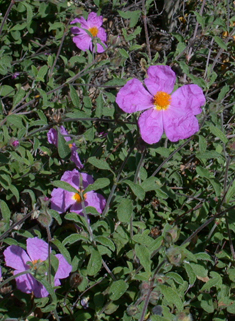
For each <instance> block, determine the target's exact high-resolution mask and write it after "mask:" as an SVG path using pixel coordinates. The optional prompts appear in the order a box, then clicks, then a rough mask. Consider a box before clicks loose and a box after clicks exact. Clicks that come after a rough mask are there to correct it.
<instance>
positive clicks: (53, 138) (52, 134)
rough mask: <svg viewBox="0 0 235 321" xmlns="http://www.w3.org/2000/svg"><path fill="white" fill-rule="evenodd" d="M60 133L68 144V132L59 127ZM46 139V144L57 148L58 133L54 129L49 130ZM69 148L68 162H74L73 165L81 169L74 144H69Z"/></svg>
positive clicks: (81, 165)
mask: <svg viewBox="0 0 235 321" xmlns="http://www.w3.org/2000/svg"><path fill="white" fill-rule="evenodd" d="M60 133H61V135H63V136H64V139H65V140H66V142H69V141H70V140H71V138H70V137H69V134H68V132H67V131H66V129H65V128H64V126H61V127H60ZM47 139H48V142H49V143H50V144H53V145H55V146H57V147H58V133H57V130H56V129H54V128H51V129H50V130H49V131H48V133H47ZM69 147H70V149H71V157H70V160H71V161H72V162H74V164H75V165H76V166H77V168H79V169H81V168H83V164H82V162H81V160H80V157H79V155H78V153H77V146H76V144H75V143H73V144H69Z"/></svg>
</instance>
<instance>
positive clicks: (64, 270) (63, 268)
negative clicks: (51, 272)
mask: <svg viewBox="0 0 235 321" xmlns="http://www.w3.org/2000/svg"><path fill="white" fill-rule="evenodd" d="M55 256H56V257H57V259H58V260H59V266H58V270H57V271H56V274H55V280H56V279H65V278H67V277H68V276H69V274H70V272H71V271H72V266H71V265H70V264H69V263H68V262H67V261H66V260H65V258H64V257H63V255H62V254H56V255H55Z"/></svg>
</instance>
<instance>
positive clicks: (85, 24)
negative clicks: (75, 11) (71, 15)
mask: <svg viewBox="0 0 235 321" xmlns="http://www.w3.org/2000/svg"><path fill="white" fill-rule="evenodd" d="M74 23H80V24H81V27H72V28H71V32H72V33H73V34H75V36H74V37H73V42H74V43H75V45H76V46H77V47H78V48H79V49H81V50H82V51H86V50H89V49H90V50H91V51H92V48H93V44H92V38H91V36H90V35H89V34H88V33H87V32H86V30H88V31H89V32H90V33H91V34H92V36H93V37H97V38H99V39H100V40H101V42H102V44H103V45H104V46H106V45H105V42H106V39H107V35H106V32H105V30H104V28H102V27H101V26H102V24H103V17H102V16H97V14H96V13H95V12H91V13H89V15H88V18H87V20H86V19H84V18H83V17H81V18H75V19H74V20H73V21H72V22H71V24H74ZM96 46H97V52H98V53H101V52H104V51H105V49H104V48H103V47H102V46H101V45H100V44H99V43H97V45H96Z"/></svg>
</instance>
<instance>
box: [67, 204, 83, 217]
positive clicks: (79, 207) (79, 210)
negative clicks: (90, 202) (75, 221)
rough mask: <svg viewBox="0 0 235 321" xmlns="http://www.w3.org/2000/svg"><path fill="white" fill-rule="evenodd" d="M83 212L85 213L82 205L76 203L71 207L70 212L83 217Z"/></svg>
mask: <svg viewBox="0 0 235 321" xmlns="http://www.w3.org/2000/svg"><path fill="white" fill-rule="evenodd" d="M82 211H83V210H82V203H78V202H76V203H74V204H73V205H72V206H71V207H70V212H73V213H77V214H79V215H82V216H83V213H82Z"/></svg>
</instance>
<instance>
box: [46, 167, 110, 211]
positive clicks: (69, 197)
mask: <svg viewBox="0 0 235 321" xmlns="http://www.w3.org/2000/svg"><path fill="white" fill-rule="evenodd" d="M61 181H64V182H67V183H69V184H70V185H71V186H73V187H74V188H75V189H76V190H77V193H73V192H68V191H66V190H64V189H62V188H54V189H53V191H52V193H51V208H52V209H53V210H55V211H57V212H58V213H60V214H61V213H65V212H66V211H67V210H68V209H69V210H70V212H75V213H78V214H80V215H83V209H82V202H84V206H85V207H86V206H92V207H94V208H95V209H96V210H97V212H99V213H102V211H103V209H104V207H105V204H106V200H105V198H104V196H103V195H101V194H98V193H96V192H94V191H89V192H87V193H85V194H84V190H85V189H86V188H87V186H88V185H90V184H92V183H93V182H94V180H93V178H92V177H91V175H88V174H86V173H79V171H77V170H76V169H74V170H73V171H66V172H64V175H63V176H62V177H61ZM81 186H82V188H81ZM87 214H89V213H87Z"/></svg>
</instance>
